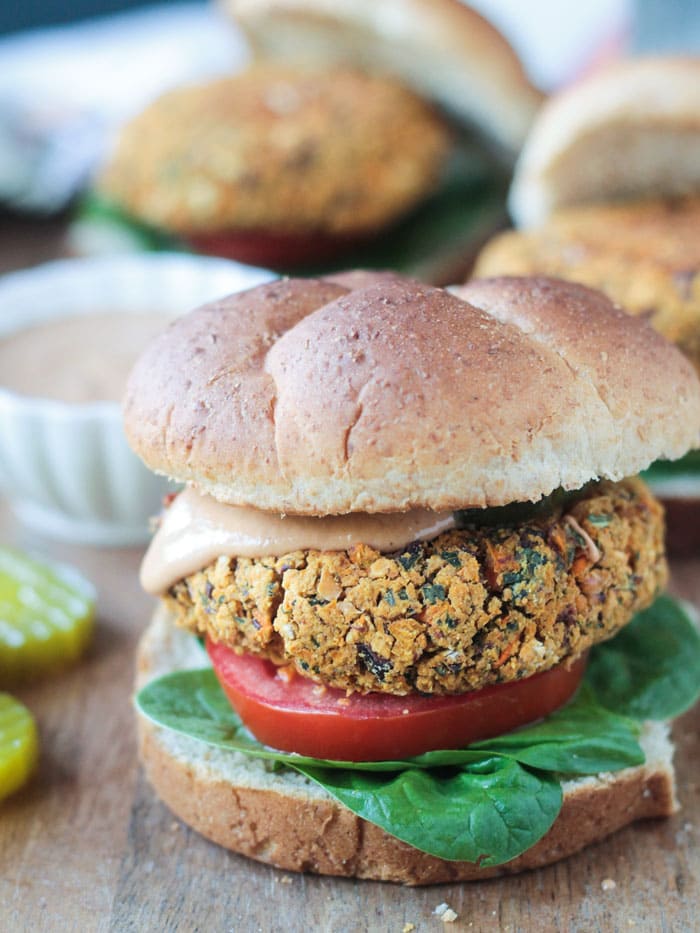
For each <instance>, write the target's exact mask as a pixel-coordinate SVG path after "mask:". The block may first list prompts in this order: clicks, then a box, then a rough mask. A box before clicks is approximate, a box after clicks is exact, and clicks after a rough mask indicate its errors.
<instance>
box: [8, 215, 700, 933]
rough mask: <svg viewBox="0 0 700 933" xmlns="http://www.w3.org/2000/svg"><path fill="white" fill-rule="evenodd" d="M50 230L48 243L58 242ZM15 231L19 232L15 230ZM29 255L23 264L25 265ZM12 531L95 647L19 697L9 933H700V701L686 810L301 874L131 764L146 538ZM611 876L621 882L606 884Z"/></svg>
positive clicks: (37, 248) (699, 595) (682, 734)
mask: <svg viewBox="0 0 700 933" xmlns="http://www.w3.org/2000/svg"><path fill="white" fill-rule="evenodd" d="M52 238H53V239H52ZM4 241H5V238H4V237H3V235H2V229H1V225H0V257H1V258H0V265H2V264H4V265H5V267H6V268H7V267H8V266H11V265H20V264H28V257H29V258H33V257H42V258H43V257H45V256H47V255H53V254H55V252H56V251H57V249H58V240H56V239H55V231H52V230H51V228H48V229H47V230H42V231H37V233H36V235H35V236H34V237H31V236H30V237H29V239H28V246H26V247H24V248H17V249H15V251H14V252H12V251H5V252H3V245H4ZM13 242H14V243H16V240H13ZM20 260H23V261H20ZM0 542H2V543H14V544H18V545H20V546H25V547H30V548H31V549H32V550H34V551H38V552H42V553H46V554H47V555H50V556H53V557H57V558H60V559H61V560H64V561H68V562H71V563H73V564H74V565H76V566H77V567H79V568H80V569H81V570H82V571H83V573H84V574H85V575H86V576H88V577H89V578H90V579H91V580H92V581H93V582H94V583H95V584H96V586H97V588H98V591H99V604H98V606H99V618H98V621H97V627H96V634H95V639H94V643H93V645H92V647H91V649H90V650H89V652H88V654H87V657H86V658H85V659H84V661H83V662H81V663H80V664H79V665H78V666H76V667H75V668H74V669H72V670H71V671H68V672H66V673H64V674H63V675H61V676H59V677H57V678H56V679H53V680H50V681H48V682H46V683H44V684H42V685H39V686H36V687H33V688H31V689H23V690H22V691H19V692H18V693H19V695H20V697H21V699H22V700H23V701H24V702H25V703H26V704H27V705H28V706H29V707H30V709H31V710H32V711H33V712H34V714H35V715H36V717H37V719H38V722H39V728H40V732H41V747H42V755H41V763H40V767H39V771H38V774H37V776H36V778H35V780H34V781H33V782H32V783H31V785H30V786H28V787H27V788H26V789H25V790H24V791H22V792H20V793H19V794H18V795H16V796H15V797H14V798H11V799H9V800H7V801H6V802H5V803H3V804H2V805H1V806H0V931H13V933H14V931H32V933H33V931H42V933H43V931H50V933H54V931H69V930H70V931H80V933H82V931H93V930H99V931H107V930H111V931H139V933H141V931H151V930H157V931H161V930H166V931H200V930H201V931H207V933H210V931H211V933H218V931H221V933H227V931H236V933H238V931H241V933H247V931H258V930H260V931H268V930H270V931H272V930H292V931H296V930H298V931H316V930H320V931H326V930H328V931H333V933H341V931H384V930H386V931H393V933H401V931H402V930H403V929H404V927H405V926H406V925H407V924H414V925H415V930H416V931H417V933H420V931H428V930H438V931H439V930H441V929H443V923H442V921H441V920H439V919H438V918H437V917H436V916H434V914H433V911H434V909H435V907H436V906H437V905H438V904H440V903H442V902H446V903H447V904H449V905H450V906H451V907H452V908H453V910H454V911H456V913H457V914H458V919H457V921H456V922H455V923H454V924H452V925H450V926H447V927H446V928H447V929H451V930H455V931H457V930H470V931H481V930H484V931H487V930H488V931H491V930H503V931H513V933H514V931H530V930H533V931H549V930H559V931H601V933H610V931H624V930H635V931H647V930H649V931H662V930H669V931H674V933H675V931H683V930H689V931H690V930H698V929H700V920H699V919H698V918H699V916H700V849H699V847H698V840H699V839H700V709H697V710H696V711H694V712H691V713H689V714H687V715H686V716H685V717H683V718H682V719H680V720H679V721H678V722H677V724H676V726H675V729H674V735H675V739H676V744H677V755H676V759H677V772H678V780H679V796H680V800H681V804H682V810H681V812H680V814H678V815H677V816H675V817H673V818H672V819H669V820H662V821H650V822H647V823H639V824H636V825H635V826H632V827H629V828H627V829H624V830H622V831H621V832H619V833H618V834H616V835H615V836H613V837H611V838H610V839H608V840H607V841H606V842H603V843H601V844H599V845H597V846H595V847H592V848H590V849H589V850H587V851H585V852H584V853H581V854H580V855H578V856H574V857H572V858H570V859H568V860H567V861H565V862H562V863H560V864H558V865H554V866H552V867H550V868H547V869H543V870H540V871H537V872H530V873H527V874H524V875H520V876H516V877H514V878H506V879H502V880H494V881H488V882H481V883H477V884H471V885H443V886H439V887H432V888H417V889H410V888H402V887H399V886H395V885H390V884H379V883H372V882H366V881H365V882H354V881H348V880H338V879H332V878H320V877H313V876H300V875H290V874H288V873H285V872H278V871H276V870H275V869H272V868H269V867H267V866H264V865H258V864H256V863H255V862H251V861H248V860H246V859H243V858H241V857H239V856H236V855H233V854H231V853H228V852H226V851H224V850H221V849H219V848H218V847H216V846H214V845H213V844H211V843H209V842H207V841H205V840H204V839H202V838H200V837H199V836H197V835H196V834H195V833H193V832H191V831H190V830H189V829H187V828H185V827H184V826H182V825H181V824H179V823H178V822H177V821H176V820H175V819H174V818H173V817H172V815H171V814H170V813H169V812H168V811H167V809H166V808H165V807H164V806H163V805H162V804H161V803H160V802H159V801H158V800H156V798H155V796H154V795H153V794H152V792H151V791H150V789H149V787H148V785H147V784H146V782H145V780H144V777H143V774H142V772H141V770H140V768H139V766H138V764H137V760H136V742H135V733H134V727H133V716H132V711H131V708H130V696H131V684H132V666H133V655H134V649H135V645H136V641H137V639H138V636H139V633H140V632H141V630H142V629H143V628H144V626H145V624H146V622H147V620H148V617H149V615H150V612H151V610H152V606H153V603H152V601H151V600H150V599H149V598H148V597H146V596H145V595H144V594H143V593H142V592H140V590H139V586H138V582H137V568H138V564H139V560H140V557H141V555H140V552H139V551H138V550H135V549H132V550H98V549H86V548H78V547H72V546H71V547H68V546H65V545H61V544H58V543H55V542H50V541H45V540H41V539H39V538H37V537H36V536H35V535H30V534H28V533H27V532H26V531H25V530H23V529H22V528H21V527H19V526H17V524H16V523H15V521H14V519H13V518H12V516H11V515H10V513H9V511H8V510H7V508H6V507H4V506H2V504H0ZM672 588H673V590H674V592H675V593H677V594H679V595H682V596H683V597H685V598H687V599H690V600H692V601H693V602H695V603H696V604H697V605H700V558H698V559H695V560H691V561H685V562H683V563H677V564H675V565H674V566H673V584H672ZM608 879H612V881H614V882H615V886H614V887H612V886H610V885H609V884H608V883H606V885H605V888H604V887H603V881H604V880H605V881H606V882H607V880H608Z"/></svg>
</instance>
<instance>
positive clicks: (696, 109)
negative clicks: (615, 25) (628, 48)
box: [510, 56, 700, 227]
mask: <svg viewBox="0 0 700 933" xmlns="http://www.w3.org/2000/svg"><path fill="white" fill-rule="evenodd" d="M692 192H700V58H680V57H670V56H669V57H653V58H638V59H630V60H628V61H623V62H619V63H616V64H614V65H611V66H609V67H607V68H605V69H603V70H601V71H598V72H595V73H593V74H592V75H591V76H590V77H587V78H585V79H583V80H581V81H579V82H578V83H577V84H575V85H573V86H572V87H570V88H568V89H567V90H565V91H563V92H562V93H560V94H558V95H556V96H555V97H553V98H551V99H550V100H549V101H548V102H547V103H546V104H545V105H544V107H542V109H541V110H540V112H539V114H538V116H537V119H536V120H535V123H534V125H533V127H532V130H531V132H530V135H529V137H528V139H527V142H526V144H525V147H524V149H523V151H522V154H521V156H520V159H519V161H518V164H517V167H516V172H515V177H514V179H513V185H512V188H511V193H510V210H511V214H512V216H513V219H514V221H515V223H516V224H517V225H518V226H524V227H529V226H533V225H536V224H539V223H541V222H542V221H543V220H545V219H546V218H547V217H548V216H549V215H550V214H551V213H552V212H553V211H555V210H556V209H557V208H559V207H564V206H567V205H573V204H584V203H588V202H592V201H612V200H618V199H626V198H644V197H654V196H657V195H658V196H676V195H684V194H689V193H692Z"/></svg>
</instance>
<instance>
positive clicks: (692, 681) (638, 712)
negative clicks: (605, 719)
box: [586, 596, 700, 719]
mask: <svg viewBox="0 0 700 933" xmlns="http://www.w3.org/2000/svg"><path fill="white" fill-rule="evenodd" d="M586 679H587V681H588V683H590V684H591V686H592V687H593V689H594V690H595V693H596V696H597V698H598V701H599V703H601V705H602V706H605V707H606V708H607V709H611V710H615V711H616V712H618V713H621V714H623V715H625V716H633V717H635V718H636V719H668V718H670V717H672V716H678V715H679V714H680V713H683V712H685V710H687V709H689V708H690V707H691V706H692V705H693V704H694V703H695V702H696V700H697V699H698V697H699V696H700V635H699V634H698V630H697V628H696V626H695V625H694V623H693V621H692V620H691V618H690V617H689V615H688V613H687V612H686V610H685V609H684V608H683V606H682V605H681V604H680V603H678V602H677V601H676V600H674V599H672V598H671V597H670V596H659V598H658V599H657V600H656V602H655V603H654V604H653V605H652V606H650V607H649V608H648V609H645V610H644V612H640V613H638V614H637V615H636V616H635V618H634V619H633V620H632V621H631V622H630V624H629V625H627V626H625V628H623V629H622V631H621V632H619V633H618V634H617V635H616V636H615V638H613V639H612V641H608V642H605V643H603V644H602V645H597V646H596V648H595V650H594V651H592V652H591V658H590V661H589V664H588V671H587V674H586Z"/></svg>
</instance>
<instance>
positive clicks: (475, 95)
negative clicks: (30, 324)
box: [78, 0, 541, 281]
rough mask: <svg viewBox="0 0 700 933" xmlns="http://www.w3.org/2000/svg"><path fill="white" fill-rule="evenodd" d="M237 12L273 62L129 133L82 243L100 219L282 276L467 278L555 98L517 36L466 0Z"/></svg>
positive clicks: (259, 62) (163, 109) (153, 241)
mask: <svg viewBox="0 0 700 933" xmlns="http://www.w3.org/2000/svg"><path fill="white" fill-rule="evenodd" d="M326 7H327V8H326ZM226 9H227V10H228V11H229V12H230V13H231V14H232V16H233V17H234V18H235V19H236V21H237V23H238V25H239V26H240V27H241V28H242V29H243V31H244V33H245V34H246V36H247V38H248V39H249V41H250V44H251V47H252V49H253V52H254V56H255V59H256V61H255V64H254V65H253V66H252V67H251V68H250V69H248V70H247V71H245V72H243V73H240V74H238V75H235V76H232V77H228V78H224V79H220V80H216V81H212V82H209V83H207V84H201V85H199V86H196V87H186V88H182V89H179V90H175V91H171V92H170V93H168V94H167V95H165V96H164V97H162V98H160V99H159V100H157V101H156V102H155V103H153V104H152V105H151V106H150V107H148V108H147V109H146V110H145V111H144V112H143V113H141V114H140V115H139V116H138V117H136V119H135V120H133V121H132V122H131V123H129V124H127V125H126V126H125V127H124V128H123V131H122V133H121V135H120V136H119V138H118V140H117V142H116V146H115V148H114V150H113V152H112V154H111V156H110V157H109V158H108V159H107V161H106V164H105V165H104V168H103V171H102V172H101V173H100V175H99V176H98V179H97V182H96V185H95V191H94V193H93V196H92V198H91V199H90V201H89V203H88V205H87V207H86V208H85V210H84V215H83V223H82V226H81V228H80V229H79V233H80V236H79V238H78V243H79V247H80V248H81V249H83V250H84V249H85V248H86V239H87V240H90V236H88V237H86V235H85V234H86V231H87V232H89V233H90V235H91V236H92V235H93V234H94V232H95V230H96V229H97V228H99V229H101V231H102V232H104V230H105V229H111V230H112V231H115V230H116V231H120V234H124V232H127V233H128V235H129V236H131V237H133V236H136V237H137V239H139V240H140V243H141V245H142V246H144V245H145V246H150V247H158V246H159V245H164V244H167V245H169V246H172V245H176V244H179V245H182V246H184V247H185V248H190V249H195V250H197V251H202V252H208V253H215V254H219V255H225V256H228V257H231V258H235V259H239V260H242V261H244V262H251V263H256V264H258V265H266V266H268V267H271V268H275V269H278V270H280V271H286V270H289V269H298V268H303V269H305V270H308V271H312V270H314V269H318V268H319V267H325V266H326V265H327V264H328V263H329V262H331V263H332V262H333V261H340V258H341V257H342V262H343V264H344V265H347V264H348V263H349V262H350V261H352V262H353V263H357V264H361V265H364V266H382V267H388V268H396V269H400V270H402V271H406V272H411V273H412V274H415V275H419V276H421V277H423V278H426V279H430V280H432V281H447V280H453V279H454V277H455V276H456V275H457V274H459V273H461V274H462V275H463V274H464V272H465V271H466V269H467V268H468V265H469V262H470V260H471V258H473V253H474V251H475V248H476V247H477V246H478V245H479V243H480V242H483V240H484V238H485V237H486V236H487V235H488V234H489V233H491V232H492V231H493V229H494V228H495V227H496V226H497V225H498V224H499V223H501V222H502V220H503V216H504V197H505V195H504V192H505V188H506V180H507V177H508V174H509V171H510V167H511V166H512V164H513V161H514V159H515V157H516V156H517V153H518V152H519V150H520V147H521V145H522V142H523V140H524V138H525V135H526V133H527V130H528V127H529V125H530V123H531V121H532V118H533V116H534V114H535V112H536V110H537V108H538V106H539V103H540V100H541V95H540V93H539V92H538V91H537V90H535V88H534V87H533V86H532V85H531V83H530V82H529V80H528V78H527V77H526V75H525V73H524V71H523V68H522V66H521V64H520V62H519V60H518V58H517V56H516V54H515V52H514V51H513V50H512V48H511V47H510V45H508V43H507V42H506V40H505V39H504V38H503V37H502V36H501V35H500V33H499V32H498V31H497V30H496V29H495V28H494V27H492V26H491V25H490V24H489V23H488V22H487V21H486V20H484V19H483V18H482V17H481V16H479V15H478V14H477V13H475V12H474V11H473V10H471V9H470V8H468V7H466V6H464V5H463V4H461V3H457V2H453V0H441V2H438V3H430V4H427V3H416V2H415V0H400V2H395V3H393V4H392V9H391V14H392V15H391V16H387V15H386V14H387V8H386V5H381V6H377V7H376V8H375V7H371V6H369V5H367V6H366V7H365V5H364V4H354V3H353V4H333V5H328V4H327V5H325V7H324V6H323V5H319V4H317V3H303V4H301V3H299V4H294V3H286V4H284V5H280V4H273V3H267V4H266V3H256V4H246V3H240V4H239V3H235V2H232V3H229V4H227V5H226ZM92 242H93V243H94V237H93V240H92ZM112 242H113V241H112ZM110 245H111V243H110ZM87 248H88V249H91V248H92V247H91V244H90V243H88V245H87Z"/></svg>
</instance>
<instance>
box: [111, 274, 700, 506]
mask: <svg viewBox="0 0 700 933" xmlns="http://www.w3.org/2000/svg"><path fill="white" fill-rule="evenodd" d="M373 278H374V284H370V285H369V286H368V287H364V288H363V287H360V288H358V289H357V290H355V291H350V290H349V288H348V287H346V286H345V285H343V284H339V283H341V282H345V283H346V284H347V285H348V286H349V285H351V284H352V281H351V280H350V279H348V278H347V277H341V278H339V279H336V280H335V282H330V281H323V280H313V279H311V280H309V279H287V280H280V281H277V282H273V283H269V284H266V285H262V286H259V287H258V288H254V289H252V290H250V291H247V292H241V293H238V294H235V295H231V296H230V297H228V298H225V299H223V300H221V301H219V302H216V303H214V304H210V305H206V306H205V307H203V308H200V309H198V310H197V311H194V312H192V313H191V314H189V315H187V316H186V317H184V318H181V319H180V320H178V321H176V322H175V323H174V324H173V325H172V326H171V327H170V328H169V329H168V330H167V331H166V332H165V333H164V334H162V335H161V336H160V337H159V338H157V339H156V340H155V341H154V342H153V343H152V344H151V345H150V347H149V348H148V349H147V350H146V352H145V353H144V354H143V356H142V357H141V359H140V360H139V362H138V363H137V365H136V367H135V368H134V370H133V372H132V374H131V377H130V380H129V384H128V387H127V394H126V399H125V422H126V429H127V434H128V436H129V440H130V442H131V444H132V446H133V447H134V449H135V450H136V452H137V453H138V454H139V455H140V456H141V457H142V458H143V459H144V460H145V462H146V463H147V465H148V466H150V467H151V468H152V469H154V470H156V471H157V472H162V473H166V474H168V475H169V476H171V477H174V478H175V479H177V480H179V481H181V482H184V481H188V482H193V483H195V484H196V485H197V486H198V487H199V488H200V489H202V490H203V491H205V492H208V493H211V494H212V495H214V496H215V497H216V498H217V499H220V500H221V501H224V502H230V503H233V504H238V505H251V506H254V507H257V508H260V509H269V510H273V511H277V512H290V513H305V514H312V515H324V514H340V513H346V512H353V511H366V512H387V511H402V510H405V509H409V508H413V507H424V508H433V509H436V510H443V509H453V508H458V507H468V506H488V505H503V504H504V503H508V502H512V501H519V500H537V499H539V498H540V497H541V496H543V495H546V494H548V493H550V492H551V491H552V490H553V489H555V488H556V487H558V486H563V487H565V488H578V487H580V486H582V485H583V484H585V483H586V482H587V481H588V480H590V479H592V478H595V477H605V478H609V479H612V480H618V479H621V478H622V477H624V476H627V475H631V474H634V473H637V472H639V471H640V470H641V469H644V468H645V467H647V466H648V465H649V464H650V463H651V462H652V461H653V460H656V459H658V458H660V457H665V458H669V459H674V458H677V457H679V456H681V455H682V454H683V453H685V452H686V450H687V449H688V448H689V447H691V446H693V445H694V444H695V443H696V442H697V439H698V435H699V434H700V383H698V380H697V378H696V376H695V374H694V372H693V369H692V367H691V365H690V363H689V362H688V361H687V360H686V359H685V358H684V357H683V356H682V355H681V353H680V352H679V351H678V350H676V349H675V348H674V347H672V346H671V345H669V344H667V343H666V342H665V341H664V340H663V339H662V338H661V337H659V336H658V335H657V334H655V333H654V332H653V331H652V330H651V328H650V327H649V326H648V325H647V324H646V323H644V322H643V321H640V320H637V319H634V318H631V317H629V316H627V315H625V314H624V313H623V312H622V311H621V310H619V309H617V308H616V307H614V306H613V305H612V304H611V302H610V301H609V300H608V299H607V298H605V297H604V296H603V295H602V294H601V293H599V292H594V291H592V290H590V289H587V288H585V287H583V286H580V285H574V284H572V283H567V282H562V281H558V280H553V279H552V280H550V279H492V280H482V281H479V280H475V281H474V282H472V283H470V284H468V285H465V286H461V287H456V288H455V289H454V294H449V293H448V292H447V291H443V290H442V289H437V288H431V287H429V286H426V285H421V284H419V283H418V282H415V281H412V280H410V279H399V278H397V277H396V276H393V275H386V276H379V277H377V276H374V277H373ZM357 281H358V283H360V284H361V280H357ZM457 296H459V297H457Z"/></svg>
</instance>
